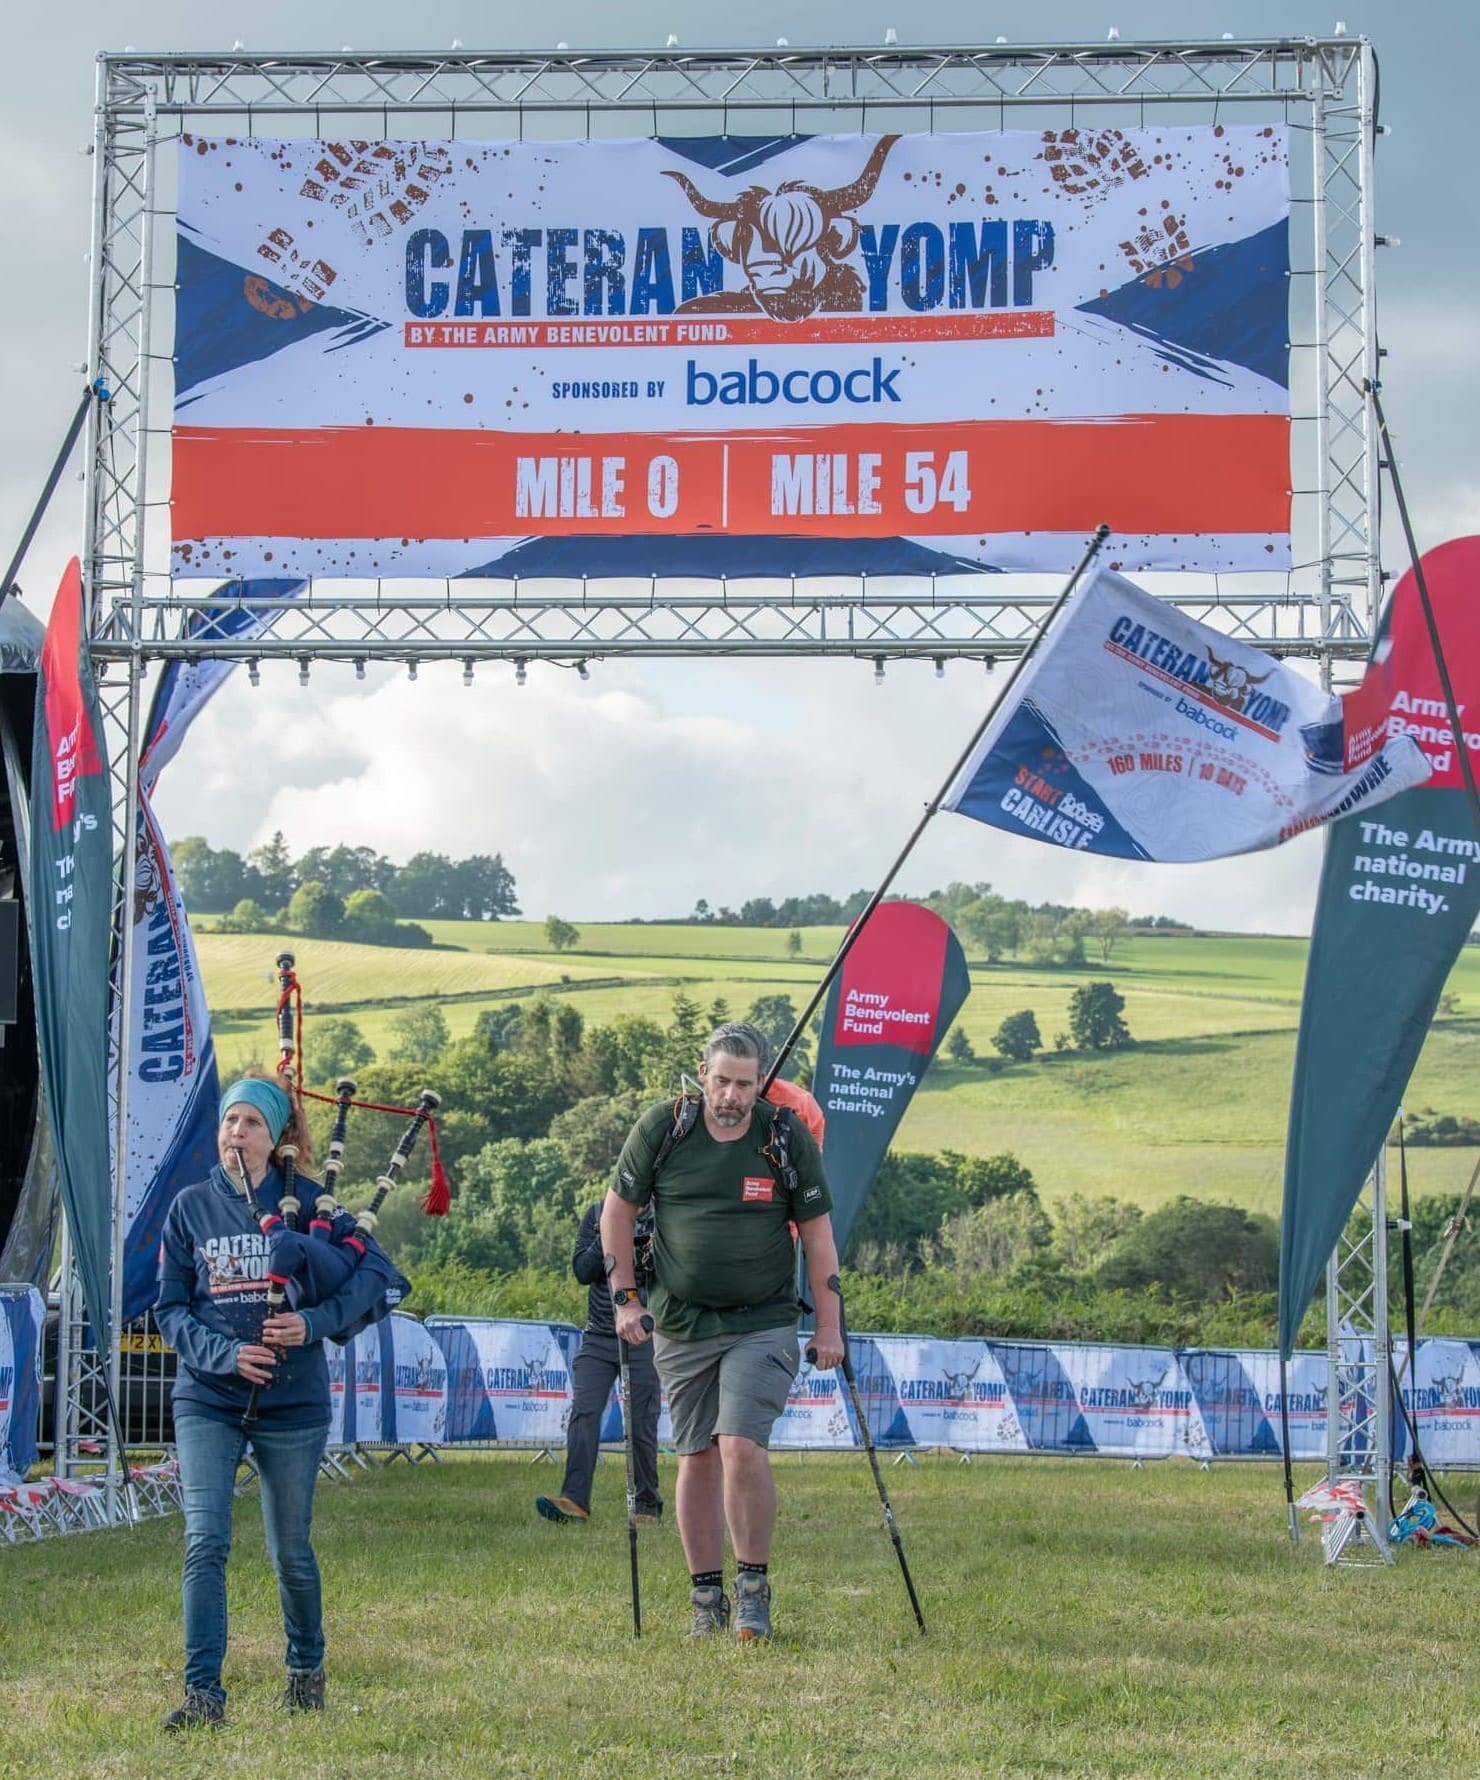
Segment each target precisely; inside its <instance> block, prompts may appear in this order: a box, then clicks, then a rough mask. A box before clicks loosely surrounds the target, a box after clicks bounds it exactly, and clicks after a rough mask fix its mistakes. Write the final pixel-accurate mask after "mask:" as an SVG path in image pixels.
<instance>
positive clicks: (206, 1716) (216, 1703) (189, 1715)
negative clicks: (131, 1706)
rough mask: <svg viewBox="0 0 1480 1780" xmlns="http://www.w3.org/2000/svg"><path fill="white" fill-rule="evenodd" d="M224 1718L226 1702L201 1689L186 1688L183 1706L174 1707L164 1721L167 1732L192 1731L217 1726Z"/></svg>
mask: <svg viewBox="0 0 1480 1780" xmlns="http://www.w3.org/2000/svg"><path fill="white" fill-rule="evenodd" d="M225 1716H226V1702H225V1701H224V1700H222V1699H219V1698H218V1697H217V1696H216V1695H215V1694H213V1693H207V1691H206V1690H205V1688H203V1687H187V1688H186V1689H185V1701H184V1704H183V1705H180V1706H176V1707H175V1709H174V1711H173V1712H171V1713H168V1714H167V1715H166V1717H165V1719H164V1729H165V1730H167V1731H193V1730H198V1729H199V1728H200V1726H201V1725H203V1724H209V1725H212V1726H214V1725H218V1724H220V1722H221V1720H222V1719H223V1718H225Z"/></svg>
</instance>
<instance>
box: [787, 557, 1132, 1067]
mask: <svg viewBox="0 0 1480 1780" xmlns="http://www.w3.org/2000/svg"><path fill="white" fill-rule="evenodd" d="M1109 536H1110V527H1109V526H1108V525H1098V526H1096V527H1095V533H1094V536H1093V537H1092V538H1091V539H1090V541H1089V543H1088V545H1087V546H1086V547H1085V552H1084V555H1083V556H1081V557H1080V559H1079V562H1078V565H1077V566H1076V568H1075V570H1074V573H1073V574H1072V575H1070V577H1069V579H1068V580H1067V581H1066V582H1065V584H1064V588H1063V591H1062V592H1061V593H1060V594H1059V597H1058V598H1057V599H1056V600H1055V601H1054V603H1053V605H1052V606H1050V607H1049V609H1048V612H1047V614H1046V615H1045V617H1044V619H1043V621H1042V623H1041V624H1040V625H1039V626H1038V628H1037V630H1036V631H1034V633H1033V635H1032V637H1031V638H1030V639H1029V641H1028V646H1027V648H1026V649H1024V651H1023V652H1022V654H1021V655H1020V656H1019V657H1018V658H1017V660H1016V661H1015V662H1014V663H1013V666H1012V672H1011V673H1010V674H1009V675H1008V676H1007V679H1006V681H1005V682H1004V683H1003V686H1002V688H1001V690H1000V691H999V692H998V694H997V696H996V698H994V699H993V700H992V703H991V705H990V706H989V707H988V709H987V714H986V716H985V717H983V718H982V720H981V722H980V723H978V724H977V726H976V728H975V729H974V730H973V731H972V734H971V740H970V741H969V742H967V744H966V746H965V747H964V748H963V749H962V750H961V753H960V755H959V757H958V758H957V760H956V763H955V765H954V766H953V767H952V768H951V770H950V772H948V773H947V774H946V776H945V780H944V782H943V783H942V784H941V787H940V789H939V790H938V791H937V792H936V794H935V796H934V797H932V798H931V800H930V801H929V803H927V804H926V806H925V809H924V813H923V814H922V815H921V817H920V820H919V821H918V822H917V823H916V824H915V826H914V829H913V830H912V831H911V833H910V837H909V839H908V840H907V841H906V842H905V844H904V845H903V846H902V847H901V848H900V850H899V852H898V853H897V854H896V855H895V858H894V863H893V864H892V865H891V866H890V867H889V869H888V871H886V872H885V873H884V878H883V882H882V883H881V884H880V885H879V887H878V889H877V890H875V891H874V893H873V895H872V896H871V897H869V899H868V901H867V902H866V903H865V904H864V906H863V912H862V914H860V915H859V917H858V919H857V920H856V921H855V922H854V923H853V925H852V926H851V927H850V928H849V929H848V931H847V932H846V933H845V934H844V935H843V939H842V943H841V944H840V945H839V947H838V949H837V951H836V952H834V953H833V957H832V962H831V963H830V964H829V965H828V967H827V969H826V971H825V972H824V973H823V977H822V981H821V982H820V983H818V985H817V987H816V988H815V989H814V990H813V991H812V997H811V999H810V1000H809V1001H808V1003H807V1005H806V1006H805V1007H804V1008H803V1009H802V1011H801V1013H800V1014H798V1016H797V1021H796V1024H795V1025H794V1026H793V1027H792V1029H791V1031H790V1032H789V1033H788V1034H787V1035H786V1042H785V1043H784V1044H783V1045H782V1046H781V1048H780V1050H778V1051H777V1053H776V1056H775V1060H774V1061H773V1062H772V1064H771V1067H770V1069H768V1070H767V1072H766V1078H765V1080H764V1081H763V1082H762V1083H761V1093H762V1094H763V1095H764V1094H765V1092H766V1090H767V1089H768V1088H769V1087H770V1085H771V1083H772V1082H774V1081H775V1079H776V1077H777V1076H778V1075H780V1073H781V1068H782V1065H783V1064H784V1063H785V1062H786V1059H787V1058H788V1057H789V1056H790V1055H791V1053H792V1051H793V1050H794V1049H795V1047H796V1042H797V1040H798V1039H799V1038H800V1037H801V1036H802V1033H803V1032H804V1031H805V1030H806V1027H807V1022H808V1020H810V1019H811V1018H812V1016H813V1014H815V1013H816V1011H817V1009H818V1008H819V1007H820V1006H821V1005H822V998H823V996H824V995H826V994H827V992H828V989H829V988H830V987H831V986H832V981H833V978H834V977H835V976H836V975H837V974H838V972H839V971H840V970H841V969H842V968H843V960H844V959H845V958H846V957H847V956H848V954H849V952H851V951H852V950H853V948H854V946H855V945H856V944H857V943H858V940H859V938H860V936H861V935H862V933H863V930H864V928H865V927H866V926H867V925H868V923H869V919H870V917H871V916H872V915H873V912H874V910H875V909H876V908H878V906H879V904H880V903H881V902H882V901H883V900H884V897H885V896H886V895H887V893H888V890H889V886H890V885H891V884H892V883H893V882H894V880H895V878H896V877H898V875H899V871H900V868H901V867H902V866H903V864H904V862H905V860H906V859H908V858H909V856H910V854H911V853H912V852H913V851H914V849H915V843H916V842H917V841H918V840H919V838H920V836H921V835H922V834H924V832H925V829H926V827H927V826H928V824H929V822H930V819H931V817H932V816H934V815H935V813H936V812H937V811H938V810H939V808H940V806H941V803H942V801H943V800H944V798H945V795H946V793H947V792H948V791H949V790H950V788H951V786H952V785H954V784H955V782H956V778H957V775H958V774H959V773H960V771H961V769H962V767H964V766H965V765H966V762H967V761H968V760H970V758H971V756H972V754H973V752H974V751H975V749H976V745H977V743H978V742H979V741H980V740H981V739H982V737H983V736H984V735H985V734H986V733H987V726H988V725H989V724H990V723H991V721H992V719H993V718H994V717H995V716H996V715H997V713H998V711H999V710H1001V708H1002V706H1003V704H1004V703H1005V702H1006V700H1007V696H1008V694H1009V693H1010V692H1011V691H1012V689H1013V687H1014V686H1015V685H1016V684H1017V682H1018V680H1019V679H1020V678H1021V677H1022V672H1023V669H1024V668H1025V667H1027V665H1028V663H1029V662H1030V661H1031V660H1032V659H1033V656H1034V654H1035V653H1036V651H1037V648H1038V645H1039V644H1040V643H1041V642H1042V641H1043V639H1044V637H1045V636H1046V635H1047V634H1048V629H1049V626H1050V625H1051V624H1052V623H1053V621H1054V619H1055V618H1057V617H1058V615H1059V613H1060V612H1061V611H1062V610H1063V609H1064V606H1065V604H1066V603H1067V601H1068V598H1069V595H1070V594H1071V593H1073V591H1074V589H1075V588H1076V587H1077V586H1078V585H1079V583H1080V581H1081V580H1082V579H1083V578H1084V572H1085V570H1086V569H1087V568H1088V567H1089V566H1090V564H1091V563H1092V562H1093V561H1094V559H1095V558H1096V557H1097V556H1098V555H1099V553H1100V550H1101V548H1102V547H1103V545H1104V542H1105V540H1106V538H1108V537H1109Z"/></svg>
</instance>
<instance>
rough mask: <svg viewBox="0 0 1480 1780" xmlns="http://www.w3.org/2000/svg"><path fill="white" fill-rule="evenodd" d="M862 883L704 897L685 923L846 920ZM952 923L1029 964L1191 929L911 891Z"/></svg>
mask: <svg viewBox="0 0 1480 1780" xmlns="http://www.w3.org/2000/svg"><path fill="white" fill-rule="evenodd" d="M868 899H869V892H868V891H866V890H855V891H854V893H853V894H852V895H851V896H845V897H842V898H838V897H835V896H829V895H827V894H826V893H825V892H819V893H818V894H816V895H813V896H788V897H786V898H785V900H784V901H781V902H773V901H772V900H771V898H770V897H769V896H756V897H752V898H751V899H750V901H748V902H743V903H741V905H740V907H739V908H738V909H732V908H728V907H723V906H722V907H719V908H712V907H711V906H710V904H709V903H708V901H707V900H706V899H705V898H704V897H702V896H701V897H700V898H699V900H698V902H696V903H695V904H694V908H693V912H692V913H691V914H689V915H686V916H684V917H683V923H684V924H687V925H698V926H715V927H793V928H798V927H837V926H843V927H846V926H848V925H850V924H851V923H852V922H854V921H856V920H857V919H858V917H859V915H861V914H862V913H863V910H864V907H865V905H866V904H867V902H868ZM916 900H918V901H921V902H923V903H924V904H925V906H926V907H927V908H931V909H934V910H935V912H936V914H938V915H940V916H941V917H942V918H943V919H945V920H947V921H949V922H950V924H951V926H952V927H954V928H955V930H956V933H957V935H958V936H959V938H960V940H961V943H962V944H963V945H964V946H965V947H966V948H967V950H968V951H970V952H972V953H974V954H976V955H978V956H982V957H985V959H986V961H987V962H988V963H989V964H998V963H1000V962H1001V961H1002V960H1003V959H1004V958H1026V959H1027V960H1028V961H1029V962H1031V963H1033V964H1066V965H1075V964H1084V963H1087V962H1088V961H1089V958H1090V954H1091V953H1093V954H1094V956H1095V957H1096V958H1098V959H1099V961H1100V962H1101V963H1102V964H1108V963H1109V962H1110V958H1111V955H1112V954H1113V952H1114V950H1115V947H1116V946H1117V945H1118V944H1119V943H1120V942H1121V941H1122V940H1124V939H1126V938H1128V937H1129V936H1130V935H1131V934H1133V933H1137V932H1140V933H1169V932H1181V933H1190V932H1192V931H1193V930H1192V929H1191V928H1190V927H1189V926H1188V925H1187V923H1186V922H1184V921H1174V920H1173V919H1172V918H1171V917H1170V916H1168V915H1138V916H1136V917H1135V918H1134V919H1133V918H1132V917H1131V916H1130V915H1128V914H1127V913H1126V911H1125V910H1124V909H1121V908H1109V909H1078V908H1069V907H1066V906H1064V905H1063V904H1062V903H1053V902H1041V903H1037V904H1029V903H1026V902H1023V901H1020V900H1012V899H1010V898H1008V897H1005V896H999V895H998V894H997V893H996V891H994V890H993V889H992V886H991V885H990V884H948V885H947V886H946V888H945V889H944V890H932V891H931V892H930V894H929V895H928V896H923V897H920V898H917V899H916Z"/></svg>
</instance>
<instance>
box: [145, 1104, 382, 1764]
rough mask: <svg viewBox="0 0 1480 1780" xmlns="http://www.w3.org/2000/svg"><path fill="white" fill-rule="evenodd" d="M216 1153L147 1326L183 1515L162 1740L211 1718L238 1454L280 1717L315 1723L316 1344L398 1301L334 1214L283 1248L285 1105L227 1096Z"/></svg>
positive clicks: (304, 1138)
mask: <svg viewBox="0 0 1480 1780" xmlns="http://www.w3.org/2000/svg"><path fill="white" fill-rule="evenodd" d="M290 1079H291V1078H290ZM350 1086H353V1084H350ZM216 1146H217V1151H218V1154H219V1157H220V1160H219V1162H218V1163H217V1165H216V1166H215V1167H214V1168H212V1170H211V1172H210V1176H209V1178H208V1179H206V1180H203V1181H201V1182H199V1183H198V1184H197V1185H195V1186H193V1187H187V1188H186V1189H185V1191H184V1192H182V1193H181V1194H180V1195H179V1197H178V1198H177V1199H176V1200H175V1203H174V1205H173V1206H172V1207H171V1208H170V1212H169V1215H168V1217H167V1218H166V1220H165V1226H164V1236H163V1239H162V1241H161V1244H160V1259H159V1300H158V1302H157V1304H156V1305H155V1310H154V1314H155V1318H156V1320H157V1322H158V1324H159V1327H160V1329H161V1331H162V1332H163V1334H164V1338H165V1340H166V1341H167V1342H168V1343H169V1344H170V1346H171V1347H172V1348H173V1349H174V1350H175V1352H176V1354H177V1355H178V1356H179V1369H178V1373H177V1376H176V1380H175V1388H174V1399H173V1400H174V1416H175V1445H176V1451H177V1452H178V1455H179V1460H180V1482H181V1487H182V1493H183V1496H184V1506H185V1574H184V1603H185V1699H184V1703H183V1704H182V1705H180V1706H178V1707H177V1708H176V1709H175V1710H174V1711H173V1712H171V1713H170V1714H169V1716H168V1717H167V1718H166V1719H165V1720H164V1724H165V1728H166V1729H168V1730H179V1729H183V1728H190V1727H193V1726H196V1725H204V1724H216V1723H219V1722H220V1720H221V1718H222V1717H223V1715H224V1711H225V1705H226V1690H225V1688H224V1687H223V1685H222V1681H221V1668H222V1663H223V1661H224V1659H225V1656H226V1558H227V1554H228V1552H229V1551H230V1549H231V1513H232V1505H233V1501H234V1495H233V1492H234V1489H235V1484H236V1473H237V1467H238V1465H239V1464H240V1463H241V1460H242V1456H243V1453H244V1451H245V1450H246V1448H247V1447H248V1445H250V1447H251V1449H252V1455H253V1461H254V1463H255V1465H256V1467H257V1473H258V1477H259V1479H260V1481H261V1490H262V1524H263V1528H264V1531H265V1533H266V1535H267V1550H268V1555H269V1556H270V1557H271V1559H272V1566H273V1569H274V1570H275V1571H276V1573H277V1582H278V1594H279V1597H280V1599H281V1602H282V1611H283V1630H284V1632H285V1633H286V1635H287V1664H288V1681H287V1688H286V1690H285V1692H284V1695H283V1703H284V1705H285V1706H287V1707H288V1709H289V1710H290V1711H300V1712H302V1711H319V1710H321V1709H322V1708H323V1704H324V1667H323V1662H324V1629H323V1616H322V1607H321V1596H320V1585H319V1567H318V1562H317V1560H316V1558H315V1557H314V1552H313V1547H312V1545H311V1544H310V1543H309V1529H310V1526H311V1523H312V1519H313V1493H314V1484H315V1482H316V1480H317V1478H318V1473H319V1462H320V1460H321V1459H322V1458H323V1455H324V1446H325V1441H326V1438H327V1435H328V1431H329V1373H328V1367H327V1364H326V1362H325V1358H324V1349H323V1343H324V1342H325V1341H326V1340H333V1341H343V1340H347V1339H348V1338H349V1337H350V1336H351V1335H353V1334H354V1333H355V1332H356V1331H357V1330H358V1329H361V1328H363V1327H365V1325H366V1324H367V1323H369V1322H373V1321H375V1320H376V1319H377V1318H378V1317H379V1316H382V1315H384V1314H385V1312H386V1311H387V1310H388V1309H390V1308H391V1307H392V1306H393V1305H394V1304H395V1303H397V1302H398V1301H399V1299H400V1297H401V1296H402V1295H403V1294H404V1292H405V1291H406V1290H407V1287H406V1282H405V1280H404V1279H403V1278H402V1277H401V1275H400V1274H399V1273H398V1272H397V1271H396V1269H395V1267H394V1266H393V1265H392V1263H391V1262H390V1260H389V1259H388V1258H387V1257H386V1255H385V1254H384V1253H383V1251H382V1250H381V1249H380V1248H379V1247H378V1246H377V1245H376V1243H375V1242H374V1240H373V1238H372V1237H370V1236H369V1235H368V1233H367V1232H356V1231H355V1227H354V1224H353V1221H352V1220H351V1219H349V1217H348V1215H347V1214H345V1213H343V1212H340V1213H339V1214H338V1216H337V1217H336V1218H335V1220H334V1224H335V1226H336V1228H335V1229H334V1230H332V1231H331V1232H330V1233H329V1240H328V1241H327V1242H324V1241H320V1242H312V1243H311V1242H310V1239H309V1238H307V1237H300V1236H297V1235H293V1234H290V1232H291V1226H292V1224H293V1223H294V1221H295V1215H294V1214H295V1213H296V1203H295V1199H296V1182H295V1178H294V1177H295V1172H296V1164H297V1163H298V1162H300V1161H301V1162H303V1163H305V1164H307V1163H308V1162H309V1160H310V1154H309V1137H308V1130H307V1126H306V1122H305V1120H304V1118H303V1116H302V1109H301V1107H300V1106H299V1105H298V1103H297V1096H296V1095H293V1096H292V1097H290V1095H289V1094H288V1093H287V1092H286V1091H285V1089H284V1088H283V1087H282V1086H281V1085H280V1084H279V1082H277V1081H274V1080H272V1079H270V1078H268V1077H266V1076H256V1075H248V1076H247V1077H245V1078H244V1079H242V1080H241V1081H238V1082H236V1083H235V1084H234V1085H233V1086H231V1087H229V1088H228V1089H227V1090H226V1092H225V1093H224V1094H223V1095H222V1096H221V1121H220V1126H219V1128H218V1130H217V1134H216ZM285 1177H286V1178H285ZM280 1213H281V1215H280ZM284 1219H286V1226H285V1223H284ZM340 1224H343V1226H344V1229H343V1230H342V1231H341V1230H339V1229H337V1226H338V1225H340ZM321 1234H322V1232H321ZM346 1235H348V1236H349V1237H350V1240H349V1241H348V1242H347V1243H346V1242H345V1240H344V1238H345V1236H346ZM314 1251H318V1252H319V1253H321V1254H322V1255H324V1256H325V1257H326V1258H328V1257H329V1255H330V1252H331V1251H333V1256H334V1258H335V1259H336V1260H342V1265H340V1266H337V1267H334V1268H332V1269H330V1278H329V1280H328V1282H327V1283H326V1282H325V1280H324V1277H323V1271H322V1269H317V1270H316V1265H315V1266H304V1265H302V1263H303V1261H304V1258H305V1256H307V1258H308V1260H309V1261H310V1262H312V1261H313V1254H314ZM316 1279H317V1282H318V1283H317V1288H316V1287H315V1280H316ZM319 1294H322V1295H319ZM290 1306H291V1308H290Z"/></svg>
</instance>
